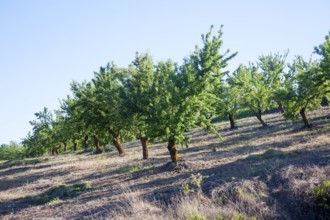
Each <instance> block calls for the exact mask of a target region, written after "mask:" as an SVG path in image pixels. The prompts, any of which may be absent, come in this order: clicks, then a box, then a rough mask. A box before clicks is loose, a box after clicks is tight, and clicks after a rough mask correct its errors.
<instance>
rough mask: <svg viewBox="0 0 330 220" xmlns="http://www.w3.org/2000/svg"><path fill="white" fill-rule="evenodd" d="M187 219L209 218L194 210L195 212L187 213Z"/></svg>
mask: <svg viewBox="0 0 330 220" xmlns="http://www.w3.org/2000/svg"><path fill="white" fill-rule="evenodd" d="M187 220H207V218H206V217H204V216H202V215H201V214H199V213H198V212H194V213H189V214H188V215H187Z"/></svg>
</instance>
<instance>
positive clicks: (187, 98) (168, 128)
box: [155, 28, 236, 145]
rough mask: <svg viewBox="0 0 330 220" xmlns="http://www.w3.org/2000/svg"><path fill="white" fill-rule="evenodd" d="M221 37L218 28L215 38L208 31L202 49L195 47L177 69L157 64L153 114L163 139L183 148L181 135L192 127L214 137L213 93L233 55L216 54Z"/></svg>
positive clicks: (216, 99) (172, 66) (220, 44)
mask: <svg viewBox="0 0 330 220" xmlns="http://www.w3.org/2000/svg"><path fill="white" fill-rule="evenodd" d="M222 34H223V32H222V30H221V29H220V30H219V32H218V35H214V36H212V28H211V30H210V32H208V33H207V34H205V35H202V40H203V47H202V48H198V47H196V49H195V51H194V53H192V54H191V55H190V56H189V57H187V58H185V60H184V63H183V65H182V66H180V67H178V68H177V67H176V65H173V64H172V63H171V62H167V63H163V62H160V63H159V64H158V67H157V72H156V80H157V81H158V83H157V84H156V86H157V87H156V88H155V89H156V91H158V94H159V95H158V96H159V97H160V99H159V103H158V108H157V111H156V114H157V115H158V120H159V123H158V126H159V130H160V131H161V132H160V133H161V135H162V136H163V137H164V139H167V140H171V141H174V142H177V143H179V144H181V145H187V139H186V138H185V137H184V132H186V131H187V130H189V129H191V128H192V127H195V126H196V124H198V125H199V126H201V127H203V128H206V129H209V130H210V131H212V132H213V133H215V134H217V131H216V129H215V127H214V125H213V124H211V122H210V116H212V115H213V114H214V113H215V104H216V102H217V101H218V97H217V96H216V95H215V94H214V90H215V87H216V86H218V85H219V84H220V83H221V81H220V79H221V78H222V76H223V75H224V74H225V72H222V69H223V68H225V67H226V66H227V62H228V60H230V59H231V58H233V57H234V56H235V55H236V53H234V54H230V55H229V50H227V51H226V52H225V53H224V54H221V53H220V49H221V47H222V44H223V42H222V40H221V37H222ZM217 135H218V134H217Z"/></svg>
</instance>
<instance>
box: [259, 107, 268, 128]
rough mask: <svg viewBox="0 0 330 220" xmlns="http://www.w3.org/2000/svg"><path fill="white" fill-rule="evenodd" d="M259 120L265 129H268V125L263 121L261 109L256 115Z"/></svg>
mask: <svg viewBox="0 0 330 220" xmlns="http://www.w3.org/2000/svg"><path fill="white" fill-rule="evenodd" d="M256 117H257V119H258V120H259V121H260V123H261V124H262V126H263V127H267V126H268V125H267V124H266V123H265V122H264V120H262V117H261V110H260V109H259V110H258V112H257V114H256Z"/></svg>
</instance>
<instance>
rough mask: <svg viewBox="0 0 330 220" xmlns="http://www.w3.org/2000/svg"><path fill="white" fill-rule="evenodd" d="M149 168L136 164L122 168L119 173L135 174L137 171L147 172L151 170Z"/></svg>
mask: <svg viewBox="0 0 330 220" xmlns="http://www.w3.org/2000/svg"><path fill="white" fill-rule="evenodd" d="M149 168H150V167H149V166H143V164H141V163H140V164H135V165H132V166H124V167H120V168H119V169H118V172H119V173H134V172H136V171H141V170H147V169H149Z"/></svg>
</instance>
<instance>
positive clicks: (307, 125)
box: [299, 108, 312, 128]
mask: <svg viewBox="0 0 330 220" xmlns="http://www.w3.org/2000/svg"><path fill="white" fill-rule="evenodd" d="M305 111H306V109H305V108H302V109H301V110H300V112H299V113H300V115H301V117H302V120H303V122H304V126H303V128H311V127H312V125H311V124H310V123H309V122H308V119H307V117H306V113H305Z"/></svg>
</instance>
